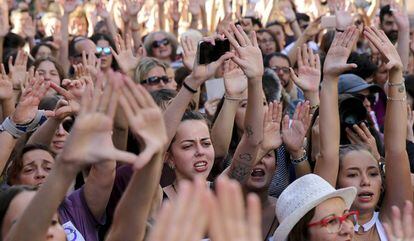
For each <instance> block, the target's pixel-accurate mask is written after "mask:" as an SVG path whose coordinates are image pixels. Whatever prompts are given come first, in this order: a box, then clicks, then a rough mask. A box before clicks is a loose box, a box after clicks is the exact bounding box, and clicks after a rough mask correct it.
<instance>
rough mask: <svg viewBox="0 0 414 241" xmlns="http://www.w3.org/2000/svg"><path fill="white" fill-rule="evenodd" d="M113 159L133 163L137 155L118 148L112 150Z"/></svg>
mask: <svg viewBox="0 0 414 241" xmlns="http://www.w3.org/2000/svg"><path fill="white" fill-rule="evenodd" d="M113 154H114V155H113V159H114V160H117V161H122V162H126V163H130V164H134V163H135V162H136V160H137V156H136V155H135V154H133V153H130V152H127V151H121V150H118V149H115V148H114V150H113Z"/></svg>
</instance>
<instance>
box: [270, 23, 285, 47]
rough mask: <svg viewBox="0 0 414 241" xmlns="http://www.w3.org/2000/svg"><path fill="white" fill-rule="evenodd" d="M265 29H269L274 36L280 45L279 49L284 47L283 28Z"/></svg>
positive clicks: (276, 26) (271, 27)
mask: <svg viewBox="0 0 414 241" xmlns="http://www.w3.org/2000/svg"><path fill="white" fill-rule="evenodd" d="M267 29H269V30H270V31H271V32H272V33H273V34H274V35H275V36H276V39H277V41H278V42H279V44H280V45H281V47H284V46H285V32H284V30H283V27H282V26H280V25H273V26H270V27H268V28H267Z"/></svg>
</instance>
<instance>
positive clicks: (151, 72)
mask: <svg viewBox="0 0 414 241" xmlns="http://www.w3.org/2000/svg"><path fill="white" fill-rule="evenodd" d="M134 81H135V83H137V84H142V85H143V86H144V87H145V89H147V90H148V91H156V90H160V89H171V90H175V89H176V86H177V83H176V82H175V80H174V79H171V78H169V77H168V74H167V68H166V66H165V64H164V63H162V62H161V61H160V60H158V59H156V58H150V57H145V58H142V59H141V60H140V61H139V63H138V66H137V67H136V69H135V73H134Z"/></svg>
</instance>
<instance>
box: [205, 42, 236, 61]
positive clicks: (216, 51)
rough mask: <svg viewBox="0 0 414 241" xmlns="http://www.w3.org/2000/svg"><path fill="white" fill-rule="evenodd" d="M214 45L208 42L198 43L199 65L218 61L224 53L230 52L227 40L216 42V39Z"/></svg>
mask: <svg viewBox="0 0 414 241" xmlns="http://www.w3.org/2000/svg"><path fill="white" fill-rule="evenodd" d="M215 42H216V45H213V44H211V43H210V42H204V41H202V42H200V43H199V48H200V55H199V58H198V63H199V64H209V63H211V62H214V61H216V60H218V59H219V58H220V57H221V56H222V55H224V54H225V53H226V52H229V51H230V42H229V40H228V39H225V40H218V39H216V41H215Z"/></svg>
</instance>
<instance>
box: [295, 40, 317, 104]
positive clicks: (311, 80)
mask: <svg viewBox="0 0 414 241" xmlns="http://www.w3.org/2000/svg"><path fill="white" fill-rule="evenodd" d="M297 63H298V75H296V74H295V72H294V70H293V68H290V76H291V78H292V79H293V81H294V82H295V84H296V85H297V86H299V88H300V89H301V90H302V91H303V93H304V95H305V99H306V100H308V101H309V103H310V106H311V107H315V109H316V107H317V106H318V105H319V84H320V82H321V63H320V58H319V55H318V54H314V53H313V50H312V49H311V48H309V47H308V46H307V45H306V44H303V45H302V48H301V49H298V50H297ZM311 111H312V109H311Z"/></svg>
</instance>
